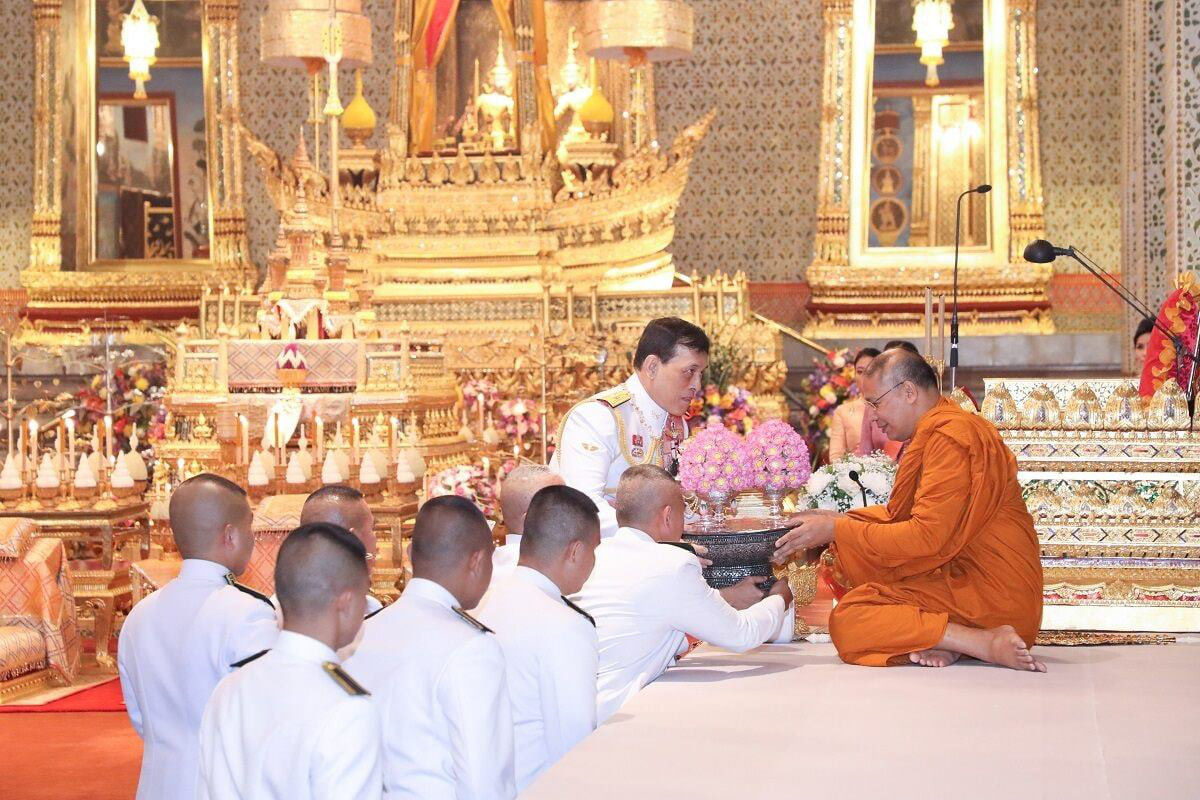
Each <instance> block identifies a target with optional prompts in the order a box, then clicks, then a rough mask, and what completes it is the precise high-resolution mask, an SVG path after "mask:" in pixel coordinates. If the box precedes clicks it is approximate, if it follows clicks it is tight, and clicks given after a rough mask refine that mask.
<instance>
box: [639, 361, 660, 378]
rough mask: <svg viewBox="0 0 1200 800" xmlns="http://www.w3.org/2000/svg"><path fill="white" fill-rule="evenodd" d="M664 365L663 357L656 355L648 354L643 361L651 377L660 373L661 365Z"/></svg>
mask: <svg viewBox="0 0 1200 800" xmlns="http://www.w3.org/2000/svg"><path fill="white" fill-rule="evenodd" d="M661 366H662V359H660V358H659V357H658V356H656V355H649V356H646V360H645V361H643V362H642V368H643V369H645V370H646V374H648V375H649V376H650V377H651V378H653V377H655V376H656V375H658V370H659V367H661Z"/></svg>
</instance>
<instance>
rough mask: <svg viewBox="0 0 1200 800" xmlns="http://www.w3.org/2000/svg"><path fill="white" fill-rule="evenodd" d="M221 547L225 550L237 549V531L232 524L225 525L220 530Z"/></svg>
mask: <svg viewBox="0 0 1200 800" xmlns="http://www.w3.org/2000/svg"><path fill="white" fill-rule="evenodd" d="M221 547H222V549H225V550H235V549H237V529H236V528H235V527H234V526H233V524H232V523H228V522H227V523H225V525H224V527H222V528H221Z"/></svg>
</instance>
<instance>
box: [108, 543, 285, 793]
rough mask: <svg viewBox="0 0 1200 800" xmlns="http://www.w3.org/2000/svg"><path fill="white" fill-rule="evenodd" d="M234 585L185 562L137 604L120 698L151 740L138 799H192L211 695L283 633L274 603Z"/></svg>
mask: <svg viewBox="0 0 1200 800" xmlns="http://www.w3.org/2000/svg"><path fill="white" fill-rule="evenodd" d="M232 579H233V577H232V575H230V574H229V570H227V569H226V568H225V567H223V566H222V565H220V564H215V563H213V562H212V561H204V560H201V559H192V558H189V559H184V562H183V565H182V567H181V568H180V570H179V577H177V578H175V579H174V580H173V581H170V582H169V583H167V584H166V585H165V586H163V587H162V588H161V589H159V590H158V591H156V592H154V593H153V594H151V595H150V596H149V597H147V598H146V599H145V600H143V601H142V602H140V603H138V604H137V605H136V606H134V608H133V610H132V611H131V612H129V618H128V619H126V620H125V626H124V627H123V628H122V629H121V637H120V646H119V647H118V649H117V666H118V668H119V669H120V673H121V692H122V694H123V695H124V696H125V707H126V709H127V710H128V712H129V719H130V721H131V722H132V723H133V728H134V730H136V731H137V733H138V735H139V736H141V737H142V739H144V740H145V749H144V750H143V752H142V772H141V775H140V776H139V778H138V790H137V797H138V800H166V799H167V798H186V799H187V800H193V798H194V797H195V796H196V783H197V775H198V774H199V769H198V766H197V757H198V749H199V745H198V736H199V734H200V719H201V717H202V716H203V714H204V705H205V703H207V702H208V698H209V695H211V694H212V691H213V689H214V688H216V685H217V683H218V682H219V681H220V680H221V678H223V677H225V676H226V675H228V674H229V673H230V672H232V671H233V669H234V668H233V666H231V665H232V664H233V663H234V662H237V661H240V660H241V659H244V658H246V657H247V656H252V655H254V654H255V653H258V652H260V651H262V650H264V649H266V648H268V647H270V646H271V645H272V644H273V643H274V642H275V638H276V636H278V635H279V630H278V628H277V627H276V623H275V609H274V608H273V607H272V606H271V604H270V602H268V601H267V600H266V598H265V597H262V596H261V595H258V596H252V595H250V594H248V593H247V592H246V591H243V590H241V589H239V588H238V587H236V586H233V585H232V584H231V581H232Z"/></svg>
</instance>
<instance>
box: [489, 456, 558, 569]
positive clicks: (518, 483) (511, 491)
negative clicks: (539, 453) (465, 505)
mask: <svg viewBox="0 0 1200 800" xmlns="http://www.w3.org/2000/svg"><path fill="white" fill-rule="evenodd" d="M562 485H563V479H562V476H561V475H559V474H558V473H556V472H554V471H553V470H552V469H550V468H549V467H547V466H543V465H541V464H521V465H520V466H518V467H517V468H516V469H514V470H513V471H512V472H510V473H508V475H507V476H505V478H504V480H503V481H501V482H500V514H501V515H502V516H503V520H502V521H503V523H504V544H502V545H500V546H499V547H497V548H496V552H495V553H494V554H493V555H492V580H493V581H496V580H498V579H499V578H500V577H502V576H506V575H511V574H512V571H513V569H514V568H515V567H516V566H517V559H518V558H519V557H520V555H521V534H523V533H524V532H525V515H526V513H527V512H528V511H529V502H530V501H531V500H533V496H534V495H535V494H537V493H538V492H539V491H541V490H542V489H544V488H546V487H547V486H562Z"/></svg>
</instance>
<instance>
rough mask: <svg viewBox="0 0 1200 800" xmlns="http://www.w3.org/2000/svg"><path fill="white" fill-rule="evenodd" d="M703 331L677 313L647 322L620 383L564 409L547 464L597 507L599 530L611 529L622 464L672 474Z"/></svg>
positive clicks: (704, 342)
mask: <svg viewBox="0 0 1200 800" xmlns="http://www.w3.org/2000/svg"><path fill="white" fill-rule="evenodd" d="M708 349H709V342H708V336H706V335H705V333H704V331H702V330H701V329H700V328H698V327H697V326H695V325H693V324H692V323H690V322H687V321H685V320H682V319H679V318H678V317H663V318H661V319H656V320H653V321H651V322H650V324H648V325H647V326H646V329H645V330H644V331H642V336H641V339H639V340H638V346H637V350H636V351H635V353H634V357H633V366H634V370H635V371H634V374H633V375H631V376H630V377H629V379H628V380H626V381H625V382H624V383H623V384H621V385H620V386H617V387H615V388H613V389H609V390H608V391H605V392H601V393H600V394H598V395H596V396H594V397H591V398H589V399H587V400H585V401H583V402H582V403H580V404H579V405H577V406H575V407H574V408H572V409H571V410H570V411H568V412H567V415H566V416H565V417H564V418H563V422H562V426H561V428H560V429H559V436H558V447H557V449H556V450H555V451H554V457H553V458H552V459H551V462H550V466H551V467H552V468H553V469H554V471H555V472H557V473H558V474H559V475H562V476H563V480H565V481H566V483H567V485H568V486H573V487H574V488H576V489H578V490H579V491H581V492H583V493H584V494H586V495H587V496H588V497H590V498H592V501H593V502H595V503H596V505H597V507H599V509H600V535H601V537H604V538H608V537H609V536H612V535H613V534H614V533H616V531H617V516H616V513H615V512H614V511H613V507H612V505H611V503H610V501H611V499H612V497H613V493H614V492H615V491H616V486H617V481H618V480H620V478H621V474H622V473H623V472H625V470H626V469H627V468H629V467H630V466H633V465H636V464H653V465H655V466H658V467H662V468H663V469H666V470H667V471H668V472H670V473H672V474H674V472H675V470H676V467H677V463H678V457H677V451H678V448H679V445H680V443H681V442H682V441H683V440H684V439H685V438H686V437H687V423H686V422H684V419H683V418H684V415H685V414H686V413H687V409H688V405H690V404H691V402H692V398H693V397H695V396H696V395H697V394H698V393H699V392H700V387H701V383H700V380H701V375H702V374H703V373H704V368H705V367H706V366H708Z"/></svg>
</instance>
